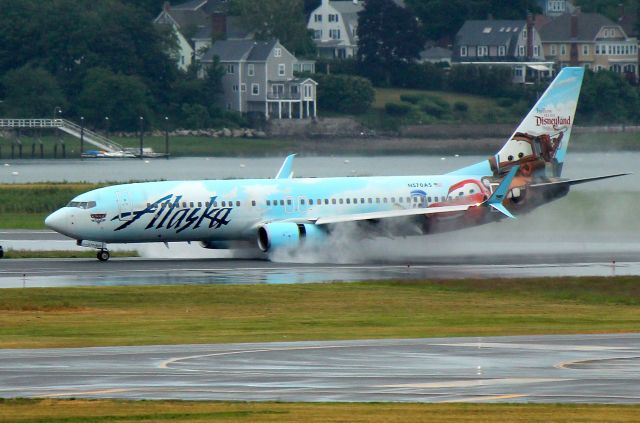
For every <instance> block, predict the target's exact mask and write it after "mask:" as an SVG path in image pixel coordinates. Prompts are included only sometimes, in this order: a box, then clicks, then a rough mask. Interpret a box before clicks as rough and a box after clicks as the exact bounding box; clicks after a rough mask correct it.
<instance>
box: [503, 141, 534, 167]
mask: <svg viewBox="0 0 640 423" xmlns="http://www.w3.org/2000/svg"><path fill="white" fill-rule="evenodd" d="M504 150H505V151H503V153H507V154H508V155H507V160H508V161H510V162H512V161H514V160H515V159H516V157H517V158H518V160H519V159H523V158H524V157H526V156H531V155H533V149H532V148H531V144H529V143H528V142H527V141H520V140H511V142H510V143H508V144H507V145H506V146H505V148H504ZM503 157H504V156H503Z"/></svg>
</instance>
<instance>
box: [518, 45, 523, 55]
mask: <svg viewBox="0 0 640 423" xmlns="http://www.w3.org/2000/svg"><path fill="white" fill-rule="evenodd" d="M518 56H524V46H520V47H518Z"/></svg>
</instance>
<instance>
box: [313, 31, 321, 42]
mask: <svg viewBox="0 0 640 423" xmlns="http://www.w3.org/2000/svg"><path fill="white" fill-rule="evenodd" d="M321 38H322V30H321V29H316V30H315V31H313V39H314V40H319V39H321Z"/></svg>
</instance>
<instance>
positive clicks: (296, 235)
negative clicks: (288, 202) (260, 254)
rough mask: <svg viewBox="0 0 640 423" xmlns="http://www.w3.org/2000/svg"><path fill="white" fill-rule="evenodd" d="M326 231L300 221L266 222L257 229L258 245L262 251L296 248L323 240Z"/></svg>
mask: <svg viewBox="0 0 640 423" xmlns="http://www.w3.org/2000/svg"><path fill="white" fill-rule="evenodd" d="M326 237H327V233H326V232H325V231H324V230H322V229H320V228H319V227H318V226H316V225H310V224H302V223H288V222H276V223H267V224H266V225H264V226H261V227H260V228H259V229H258V247H259V248H260V249H261V250H262V251H264V252H267V251H270V250H274V249H278V248H292V249H293V248H297V247H301V246H302V245H308V244H309V243H310V242H316V241H320V240H323V239H325V238H326Z"/></svg>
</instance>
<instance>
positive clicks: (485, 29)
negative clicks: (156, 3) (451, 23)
mask: <svg viewBox="0 0 640 423" xmlns="http://www.w3.org/2000/svg"><path fill="white" fill-rule="evenodd" d="M525 26H526V22H525V21H524V20H497V21H496V20H481V21H480V20H469V21H466V22H465V23H464V25H462V28H460V30H459V31H458V33H457V34H456V42H457V44H458V45H486V46H497V45H506V44H509V42H510V41H511V40H512V39H515V38H516V37H517V36H518V35H520V31H521V30H522V29H523V28H524V27H525Z"/></svg>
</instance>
